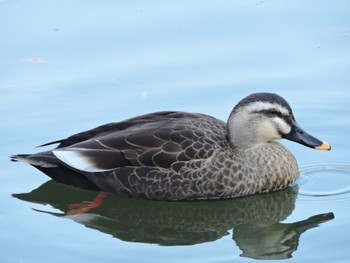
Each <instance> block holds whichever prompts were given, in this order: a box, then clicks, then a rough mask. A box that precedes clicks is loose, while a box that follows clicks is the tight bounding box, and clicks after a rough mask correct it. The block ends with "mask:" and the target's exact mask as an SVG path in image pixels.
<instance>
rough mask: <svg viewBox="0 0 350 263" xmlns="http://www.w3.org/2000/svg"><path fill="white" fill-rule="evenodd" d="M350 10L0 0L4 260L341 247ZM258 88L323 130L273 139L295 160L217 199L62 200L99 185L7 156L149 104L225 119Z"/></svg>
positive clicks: (310, 257) (314, 4)
mask: <svg viewBox="0 0 350 263" xmlns="http://www.w3.org/2000/svg"><path fill="white" fill-rule="evenodd" d="M349 10H350V2H348V1H341V0H336V1H313V0H311V1H300V0H299V1H295V0H293V1H292V0H285V1H273V0H271V1H269V0H266V1H256V0H245V1H228V0H226V1H225V0H217V1H198V0H191V1H137V0H135V1H134V0H133V1H98V2H96V1H79V0H78V1H67V0H60V1H52V0H49V1H39V0H36V1H35V0H29V1H11V0H2V1H0V21H1V23H0V50H1V52H0V91H1V96H0V113H1V121H0V145H1V151H0V153H1V154H0V156H1V158H0V164H1V165H0V185H1V191H0V200H1V206H0V231H1V235H0V247H1V251H2V252H1V253H0V261H1V262H21V263H24V262H28V263H29V262H86V263H87V262H152V263H154V262H233V261H238V260H239V261H240V262H252V261H253V259H254V258H260V259H265V260H273V259H277V258H278V259H281V260H282V259H283V258H290V259H289V262H347V261H348V259H349V257H350V251H349V248H348V244H349V242H350V238H349V236H350V226H349V224H348V222H349V220H350V214H349V209H348V208H349V206H350V162H349V155H348V149H349V142H348V141H349V140H348V135H349V133H350V117H349V116H350V107H349V101H350V92H349V84H350V74H349V72H350V14H349ZM259 91H268V92H276V93H278V94H280V95H282V96H283V97H285V98H286V99H287V100H288V101H289V103H290V104H291V106H292V108H293V110H294V114H295V116H296V118H297V120H298V123H299V124H300V125H301V126H302V127H303V128H304V129H305V130H306V131H308V132H309V133H311V134H313V135H314V136H316V137H318V138H320V139H322V140H327V141H329V142H330V143H331V145H332V150H331V151H330V152H325V151H315V150H312V149H309V148H305V147H303V146H301V145H299V144H295V143H291V142H283V143H284V144H285V145H286V146H287V147H288V148H289V149H290V150H291V151H292V152H293V154H294V155H295V157H296V158H297V160H298V162H299V165H300V170H301V178H300V179H299V181H298V182H297V184H296V185H295V186H294V189H289V190H288V189H287V191H285V192H281V193H273V194H271V195H261V196H256V197H253V198H248V199H242V200H243V201H242V200H240V201H237V200H232V201H222V202H218V203H217V204H215V205H213V204H212V203H205V202H204V203H203V202H201V203H194V204H191V203H190V204H188V203H187V204H164V203H162V202H160V203H154V202H153V203H152V202H149V201H135V200H124V199H121V198H112V199H111V200H109V201H106V202H105V203H104V204H103V206H102V207H101V208H99V209H96V210H92V211H90V212H89V213H87V214H85V215H80V216H67V215H66V216H64V215H65V213H67V207H69V205H70V204H71V203H76V202H81V201H88V200H90V199H94V198H95V195H96V194H95V193H93V192H88V191H82V190H77V189H72V188H70V187H63V186H61V185H59V184H55V183H53V182H50V181H49V182H47V181H48V177H46V176H45V175H44V174H42V173H40V172H39V171H37V170H35V169H33V168H31V167H30V166H28V165H25V164H19V163H12V162H10V160H9V156H10V155H11V154H16V153H32V152H36V151H39V150H40V149H36V148H35V147H36V146H38V145H41V144H43V143H46V142H49V141H54V140H58V139H62V138H65V137H67V136H69V135H71V134H74V133H77V132H80V131H83V130H87V129H89V128H93V127H95V126H98V125H101V124H104V123H107V122H112V121H118V120H123V119H126V118H129V117H132V116H135V115H139V114H143V113H147V112H153V111H160V110H182V111H191V112H201V113H206V114H209V115H212V116H215V117H217V118H219V119H222V120H226V119H227V118H228V115H229V113H230V111H231V110H232V108H233V106H234V105H235V104H236V103H237V102H238V101H239V100H240V99H242V98H243V97H244V96H246V95H248V94H250V93H253V92H259ZM48 149H49V148H48ZM32 191H33V192H32ZM30 192H32V193H31V194H25V193H30ZM18 194H22V195H18ZM128 209H129V210H128ZM40 211H45V212H40ZM233 211H236V212H235V213H238V212H237V211H240V213H238V214H235V213H234V212H233ZM253 211H255V212H256V213H253ZM47 212H50V213H51V214H50V213H47ZM250 212H251V213H253V214H251V213H250ZM330 212H332V213H333V214H334V217H335V218H334V219H331V218H330V217H329V215H330V214H328V213H330ZM314 216H316V217H314ZM308 218H311V219H309V220H307V219H308ZM303 220H306V221H303ZM296 222H301V223H296ZM254 240H255V243H254ZM256 241H258V242H256ZM269 251H270V253H269Z"/></svg>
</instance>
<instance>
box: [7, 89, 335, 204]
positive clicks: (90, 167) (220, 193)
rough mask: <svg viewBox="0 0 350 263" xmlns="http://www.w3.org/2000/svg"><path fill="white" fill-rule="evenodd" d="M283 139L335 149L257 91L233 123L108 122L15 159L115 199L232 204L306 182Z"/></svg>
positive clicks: (205, 119)
mask: <svg viewBox="0 0 350 263" xmlns="http://www.w3.org/2000/svg"><path fill="white" fill-rule="evenodd" d="M296 129H298V130H297V131H295V130H296ZM282 137H284V138H287V139H290V140H294V141H297V142H299V143H301V144H304V145H306V146H309V147H313V148H320V149H326V148H327V147H328V144H325V143H322V142H321V141H319V140H317V139H315V138H314V137H311V136H310V135H308V134H307V133H305V132H304V131H302V130H301V129H300V127H298V126H297V124H296V122H295V119H294V116H293V114H292V110H291V108H290V106H289V105H288V103H287V102H286V101H285V100H284V99H283V98H281V97H280V96H278V95H276V94H271V93H256V94H252V95H250V96H248V97H247V98H245V99H243V100H242V101H241V102H240V103H238V104H237V105H236V106H235V107H234V109H233V111H232V113H231V115H230V117H229V120H228V123H227V125H226V123H225V122H223V121H221V120H218V119H216V118H213V117H211V116H208V115H204V114H195V113H186V112H170V111H168V112H157V113H151V114H147V115H142V116H138V117H135V118H132V119H128V120H125V121H122V122H118V123H110V124H106V125H103V126H100V127H97V128H95V129H92V130H89V131H86V132H82V133H79V134H76V135H73V136H71V137H68V138H67V139H65V140H61V141H56V142H54V143H59V146H58V147H57V148H56V149H54V150H52V151H47V152H42V153H38V154H32V155H15V156H13V157H12V160H20V161H25V162H27V163H30V164H31V165H33V166H35V167H36V168H38V169H39V170H41V171H43V172H44V173H46V174H47V175H48V176H50V177H52V178H53V179H54V180H56V181H59V182H62V183H65V184H70V185H74V186H80V187H83V188H87V189H92V190H97V191H101V192H105V193H108V194H114V195H122V196H128V197H134V198H146V199H155V200H206V199H226V198H234V197H238V196H245V195H251V194H255V193H262V192H267V191H274V190H278V189H282V188H285V187H287V186H288V185H290V184H291V183H293V182H294V181H295V180H296V179H297V178H298V176H299V171H298V166H297V162H296V160H295V158H294V157H293V155H292V154H291V153H290V152H289V151H288V150H287V149H286V148H285V147H284V146H282V145H281V144H279V143H277V142H275V141H274V140H276V139H280V138H282ZM49 144H50V143H49ZM49 144H45V146H47V145H49ZM328 148H329V147H328Z"/></svg>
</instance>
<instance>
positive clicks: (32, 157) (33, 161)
mask: <svg viewBox="0 0 350 263" xmlns="http://www.w3.org/2000/svg"><path fill="white" fill-rule="evenodd" d="M10 158H11V161H13V162H24V163H28V164H30V165H34V166H39V167H43V168H54V167H58V165H57V164H56V163H52V162H48V161H45V160H43V159H42V158H40V157H39V156H38V154H16V155H12V156H10Z"/></svg>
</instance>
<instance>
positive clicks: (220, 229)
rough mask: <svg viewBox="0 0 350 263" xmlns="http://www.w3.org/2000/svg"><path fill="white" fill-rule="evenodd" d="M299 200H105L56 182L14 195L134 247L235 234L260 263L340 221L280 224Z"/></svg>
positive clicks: (287, 193)
mask: <svg viewBox="0 0 350 263" xmlns="http://www.w3.org/2000/svg"><path fill="white" fill-rule="evenodd" d="M52 193H59V194H54V195H53V194H52ZM296 195H297V190H296V189H295V188H287V189H285V190H282V191H278V192H274V193H270V194H262V195H255V196H251V197H245V198H240V199H235V200H229V201H212V202H159V201H147V200H132V199H125V198H118V197H108V198H104V196H101V195H98V196H97V194H96V193H95V192H90V191H84V190H79V189H76V188H72V187H69V186H65V185H62V184H58V183H55V182H53V181H49V182H47V183H45V184H43V185H42V186H40V187H39V188H38V189H36V190H33V191H32V192H30V193H25V194H14V196H15V197H16V198H19V199H21V200H25V201H29V202H35V203H43V204H50V205H51V206H52V207H54V208H56V209H59V210H61V211H62V212H63V213H60V214H55V213H51V214H54V215H56V216H62V217H68V218H71V219H73V220H75V221H76V222H79V223H81V224H84V225H85V226H87V227H89V228H92V229H96V230H99V231H101V232H103V233H106V234H110V235H112V236H113V237H116V238H118V239H121V240H125V241H131V242H144V243H156V244H160V245H166V246H171V245H193V244H198V243H203V242H208V241H213V240H216V239H219V238H221V237H223V236H225V235H227V234H228V231H230V230H232V229H233V239H234V240H235V242H236V244H237V246H238V247H239V248H240V249H241V250H242V252H243V253H242V254H241V256H244V257H250V258H256V259H283V258H290V257H291V256H292V253H293V252H294V251H295V250H296V249H297V247H298V243H299V237H300V235H301V234H302V233H303V232H305V231H306V230H308V229H311V228H313V227H316V226H318V225H319V224H320V223H322V222H325V221H328V220H330V219H333V218H334V215H333V213H327V214H320V215H315V216H312V217H310V218H308V219H306V220H302V221H298V222H295V223H280V222H281V221H283V220H285V219H286V218H287V217H288V216H289V215H290V214H291V213H292V211H293V210H294V204H295V198H296ZM96 197H97V198H96ZM88 200H90V201H91V200H94V202H86V201H88Z"/></svg>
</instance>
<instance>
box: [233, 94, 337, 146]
mask: <svg viewBox="0 0 350 263" xmlns="http://www.w3.org/2000/svg"><path fill="white" fill-rule="evenodd" d="M227 127H228V135H229V139H230V142H231V143H232V144H233V145H234V146H235V147H238V148H241V149H247V148H251V147H254V146H257V145H260V144H262V143H269V142H271V141H274V140H278V139H281V138H285V139H287V140H291V141H294V142H297V143H300V144H302V145H305V146H307V147H310V148H314V149H318V150H330V149H331V146H330V145H329V144H328V143H327V142H322V141H320V140H318V139H316V138H315V137H313V136H311V135H310V134H308V133H307V132H305V131H304V130H303V129H302V128H301V127H300V126H299V125H298V123H297V122H296V120H295V118H294V116H293V111H292V109H291V107H290V106H289V104H288V102H287V101H286V100H285V99H284V98H282V97H280V96H278V95H277V94H273V93H254V94H251V95H249V96H248V97H246V98H244V99H242V100H241V101H240V102H239V103H238V104H237V105H236V106H235V107H234V108H233V110H232V112H231V114H230V117H229V119H228V122H227Z"/></svg>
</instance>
